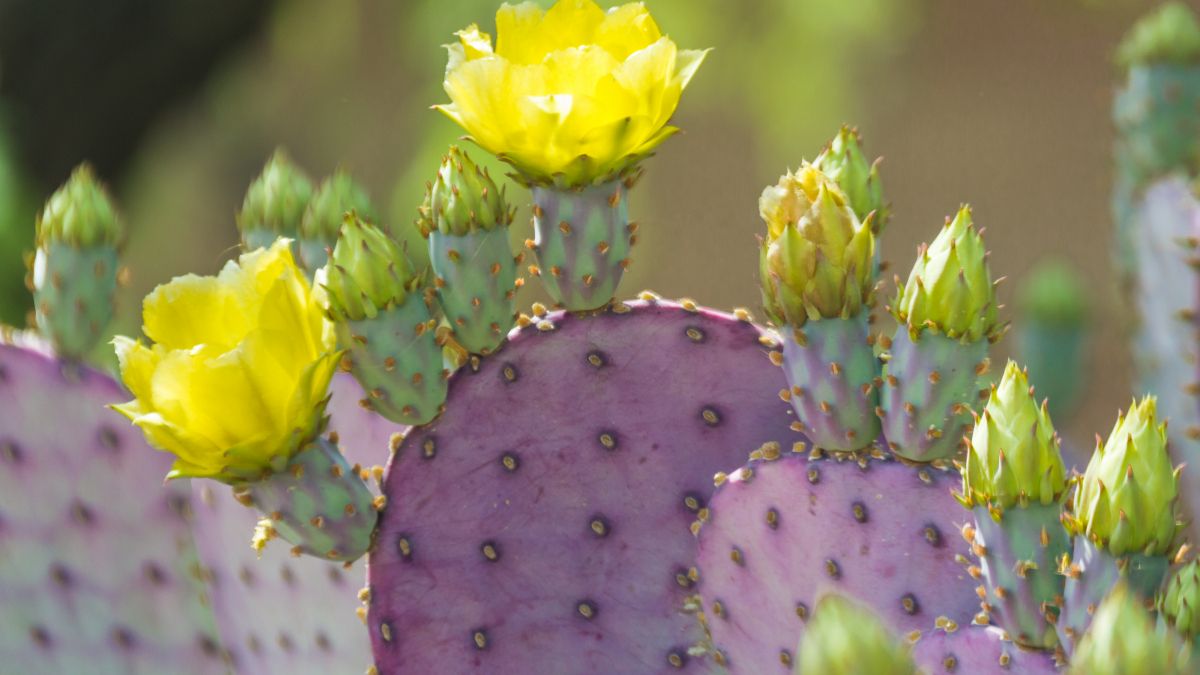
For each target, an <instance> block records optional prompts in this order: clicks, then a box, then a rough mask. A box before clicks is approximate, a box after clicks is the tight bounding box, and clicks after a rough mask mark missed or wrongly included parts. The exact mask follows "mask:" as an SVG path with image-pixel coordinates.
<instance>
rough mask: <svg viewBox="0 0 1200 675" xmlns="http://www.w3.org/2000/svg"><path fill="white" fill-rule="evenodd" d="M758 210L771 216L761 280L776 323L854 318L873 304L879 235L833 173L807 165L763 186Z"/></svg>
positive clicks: (797, 324)
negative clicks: (851, 203)
mask: <svg viewBox="0 0 1200 675" xmlns="http://www.w3.org/2000/svg"><path fill="white" fill-rule="evenodd" d="M758 210H759V213H760V215H762V218H763V220H764V221H766V223H767V238H766V239H765V240H763V242H762V249H761V251H760V256H759V282H760V283H761V285H762V293H763V304H764V305H765V306H766V309H767V314H768V315H769V316H770V317H771V319H772V320H773V321H774V322H775V323H777V324H779V325H784V324H787V325H791V326H793V327H796V328H798V327H800V326H803V325H804V323H805V322H806V321H808V320H809V319H814V320H815V319H821V318H827V319H834V318H850V317H853V316H856V315H858V313H859V312H861V311H862V309H863V308H864V307H865V306H868V305H869V304H870V301H871V294H872V291H873V290H874V280H873V278H872V274H873V264H872V256H873V255H874V251H875V235H874V234H872V233H871V226H870V223H866V224H864V223H862V222H860V221H859V219H858V216H856V215H854V211H853V210H852V209H851V208H850V206H849V204H848V203H847V201H846V195H845V194H844V193H843V192H842V191H841V189H839V188H838V186H837V184H836V183H834V182H833V181H832V180H830V179H829V177H828V176H826V175H825V174H823V173H821V172H820V171H819V170H817V168H816V167H814V166H813V165H811V164H805V165H804V166H803V167H801V169H800V170H799V171H798V172H796V173H791V172H789V173H787V174H785V175H784V176H782V177H780V179H779V183H778V184H777V185H772V186H770V187H768V188H767V189H765V190H763V193H762V196H761V197H760V198H759V200H758Z"/></svg>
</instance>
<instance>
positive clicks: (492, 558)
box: [479, 539, 500, 562]
mask: <svg viewBox="0 0 1200 675" xmlns="http://www.w3.org/2000/svg"><path fill="white" fill-rule="evenodd" d="M479 552H480V553H482V554H483V558H484V560H487V561H488V562H499V560H500V545H499V544H497V543H496V542H495V541H492V540H491V539H488V540H487V541H485V542H483V543H482V544H480V545H479Z"/></svg>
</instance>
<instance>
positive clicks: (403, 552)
mask: <svg viewBox="0 0 1200 675" xmlns="http://www.w3.org/2000/svg"><path fill="white" fill-rule="evenodd" d="M396 552H397V553H399V554H400V559H401V560H403V561H404V562H410V561H411V560H412V557H413V547H412V539H411V538H409V535H408V534H406V533H403V532H402V533H400V535H399V536H397V537H396Z"/></svg>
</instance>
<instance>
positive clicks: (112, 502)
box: [0, 336, 228, 675]
mask: <svg viewBox="0 0 1200 675" xmlns="http://www.w3.org/2000/svg"><path fill="white" fill-rule="evenodd" d="M129 398H130V396H129V394H128V393H126V392H125V391H123V390H122V389H121V387H120V386H119V385H118V384H117V383H116V382H115V381H113V380H112V379H111V378H109V377H108V376H106V375H104V374H102V373H100V372H97V371H95V370H92V369H90V368H88V367H86V366H82V365H79V364H73V363H65V362H61V361H59V360H57V359H56V358H55V357H54V356H53V354H51V353H50V351H49V350H48V349H47V348H46V347H44V346H42V345H41V344H40V342H38V341H36V340H34V339H32V338H26V337H23V336H12V337H11V341H10V339H0V400H3V404H2V405H0V608H2V609H0V671H2V672H4V673H21V675H42V674H45V675H51V674H55V675H57V674H60V673H132V674H147V675H149V674H150V673H155V674H157V673H178V672H184V671H186V672H188V673H197V674H198V675H207V674H209V673H213V674H215V673H225V672H227V670H228V666H227V659H228V654H226V653H225V651H224V650H223V649H222V648H221V645H220V642H219V641H218V639H217V636H216V631H215V629H214V627H213V622H212V615H211V613H210V611H209V610H208V608H207V607H206V606H205V605H204V603H203V601H202V595H203V594H202V587H201V584H200V581H199V579H197V578H196V574H195V572H196V570H197V569H198V563H197V559H196V555H195V549H194V548H193V546H192V538H191V533H190V531H189V524H188V520H189V518H190V516H191V504H190V499H189V494H188V487H187V483H186V482H185V481H180V482H176V483H171V484H168V485H164V484H163V477H164V476H166V475H167V472H168V471H170V469H171V457H170V455H167V454H166V453H162V452H157V451H155V450H152V449H150V448H149V447H147V445H146V443H145V441H143V440H142V434H141V432H139V431H138V430H137V429H135V428H134V427H132V426H130V424H129V423H128V422H126V421H125V420H124V419H123V418H121V416H120V415H118V414H117V413H115V412H113V411H111V410H108V409H107V408H106V406H108V405H111V404H114V403H123V402H125V401H127V400H129ZM182 664H186V666H184V665H182Z"/></svg>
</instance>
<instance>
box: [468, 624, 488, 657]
mask: <svg viewBox="0 0 1200 675" xmlns="http://www.w3.org/2000/svg"><path fill="white" fill-rule="evenodd" d="M471 643H472V644H474V645H475V649H478V650H479V651H483V650H485V649H487V648H488V634H487V629H486V628H476V629H475V630H473V631H471Z"/></svg>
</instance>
